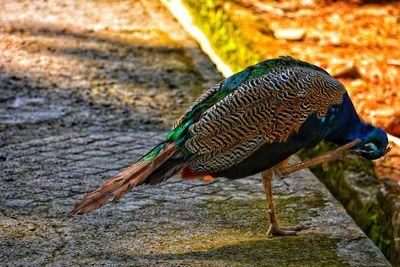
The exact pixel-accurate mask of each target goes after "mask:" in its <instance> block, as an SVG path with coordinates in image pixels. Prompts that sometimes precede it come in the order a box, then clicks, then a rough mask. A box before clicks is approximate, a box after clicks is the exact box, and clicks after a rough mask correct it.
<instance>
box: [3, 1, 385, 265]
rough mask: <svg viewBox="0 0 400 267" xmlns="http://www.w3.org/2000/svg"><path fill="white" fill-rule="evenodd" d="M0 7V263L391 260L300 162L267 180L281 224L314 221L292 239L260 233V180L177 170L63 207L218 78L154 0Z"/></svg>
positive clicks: (140, 149) (129, 158)
mask: <svg viewBox="0 0 400 267" xmlns="http://www.w3.org/2000/svg"><path fill="white" fill-rule="evenodd" d="M0 10H1V11H0V12H1V13H0V29H1V30H0V49H1V51H2V53H0V62H1V65H0V88H1V92H2V93H1V96H0V101H1V106H0V109H1V113H0V130H1V139H0V142H1V143H0V168H1V170H2V171H1V174H0V179H1V183H0V185H1V186H0V255H1V264H2V265H4V266H42V265H49V266H67V265H68V266H76V265H107V266H108V265H110V266H155V265H160V266H246V265H247V266H256V265H258V266H262V265H271V266H299V265H303V266H322V265H323V266H325V265H330V266H337V265H340V266H388V265H389V264H388V262H387V261H386V259H385V258H384V257H383V256H382V254H381V253H380V252H379V250H377V248H376V247H375V246H374V245H373V243H372V242H371V241H370V240H369V239H368V238H367V237H366V236H365V235H364V234H363V233H362V231H361V230H360V229H359V228H358V227H357V226H356V225H355V224H354V222H353V221H352V219H351V218H350V217H349V216H348V215H347V214H346V213H345V211H344V209H343V208H342V207H341V206H340V204H338V202H337V201H336V200H335V199H334V198H333V197H332V196H331V195H330V193H329V192H328V191H327V190H326V189H325V187H324V186H322V185H321V183H320V182H319V181H318V180H317V179H316V178H315V177H314V176H312V174H311V173H310V172H309V171H307V170H306V171H302V172H299V173H296V174H293V175H291V176H289V177H285V178H277V179H275V181H274V189H275V192H276V200H277V209H278V216H279V218H278V219H279V221H280V222H281V224H282V225H293V224H296V223H300V222H302V223H308V224H309V225H310V228H309V229H308V230H305V231H303V232H302V233H301V234H300V235H299V236H296V237H283V238H268V237H267V236H266V231H267V226H268V224H267V216H266V211H265V200H264V193H263V191H262V186H261V181H260V178H259V177H249V178H246V179H241V180H236V181H228V180H226V179H215V180H214V181H212V182H209V183H206V182H203V181H201V180H192V181H186V182H181V181H180V180H179V178H178V177H174V178H173V179H171V180H169V181H168V182H167V183H164V184H162V185H159V186H156V187H139V188H137V189H135V190H134V191H133V192H132V193H129V194H128V195H126V197H125V198H123V199H122V200H121V202H120V203H119V204H117V205H107V206H105V207H103V208H101V209H99V210H97V211H95V212H93V213H92V214H89V215H87V216H76V217H71V216H69V215H68V211H69V210H70V209H71V207H72V206H73V204H74V203H75V201H77V200H78V199H80V198H81V197H82V196H83V194H84V193H86V192H87V191H89V190H93V189H95V188H96V187H97V186H98V185H99V184H100V183H101V182H102V181H103V180H104V179H106V178H107V177H109V176H111V175H113V174H116V173H117V172H118V170H119V169H120V168H121V167H123V166H125V165H127V164H129V163H131V162H133V161H134V160H135V159H137V158H138V157H140V156H141V155H142V154H143V153H145V152H146V151H148V150H149V149H150V148H151V147H152V146H154V145H155V144H157V142H159V141H160V140H162V136H163V133H162V132H161V131H160V130H161V129H164V130H165V125H164V124H163V123H169V122H170V121H171V120H172V117H174V116H175V115H176V114H175V113H174V112H175V111H181V109H182V106H187V105H188V102H189V101H191V99H192V98H193V96H195V95H197V94H198V93H199V88H202V87H206V86H207V85H208V84H212V83H214V82H215V81H216V80H218V79H219V78H220V76H219V75H218V74H217V73H216V71H215V70H214V69H213V67H212V64H211V63H210V62H209V61H208V59H207V58H206V57H205V56H204V55H203V54H202V53H201V52H200V51H199V50H198V48H197V47H196V45H195V44H194V43H193V41H191V40H190V39H189V38H188V37H187V35H186V34H185V33H184V32H183V31H182V30H181V29H180V27H179V25H177V23H176V22H174V20H173V19H172V18H171V16H170V15H169V14H168V13H167V11H166V10H165V9H164V8H163V7H162V6H160V4H159V3H158V2H156V1H144V2H140V1H136V2H135V1H123V2H122V1H121V2H117V1H95V2H92V1H85V2H79V1H68V2H63V1H47V2H42V1H35V2H33V1H29V2H28V1H26V2H24V1H20V2H14V1H2V2H0ZM39 24H40V25H39ZM165 40H168V41H165ZM177 40H178V41H177ZM163 42H165V43H163ZM196 90H197V91H196ZM193 91H195V92H193ZM189 93H190V94H189ZM165 115H168V116H165ZM161 116H163V118H167V119H166V120H165V121H164V120H163V119H161Z"/></svg>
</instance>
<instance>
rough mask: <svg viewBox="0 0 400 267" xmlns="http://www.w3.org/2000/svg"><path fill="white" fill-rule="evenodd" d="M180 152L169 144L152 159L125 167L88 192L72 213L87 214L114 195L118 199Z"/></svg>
mask: <svg viewBox="0 0 400 267" xmlns="http://www.w3.org/2000/svg"><path fill="white" fill-rule="evenodd" d="M176 153H179V152H178V151H177V150H176V149H175V144H167V145H166V146H165V148H164V149H163V150H162V151H161V152H160V153H159V154H158V155H157V156H156V157H155V158H154V160H152V161H150V160H149V161H139V162H137V163H135V164H133V165H131V166H129V167H128V168H126V169H124V170H123V171H122V172H120V173H119V174H118V175H116V176H114V177H113V178H111V179H109V180H107V181H106V182H104V183H103V185H102V186H100V188H98V189H97V190H96V191H93V192H91V193H88V194H86V196H85V197H84V198H83V199H82V200H81V201H80V202H78V203H77V204H76V205H75V206H74V208H73V209H72V210H71V213H72V214H86V213H88V212H91V211H93V210H95V209H97V208H99V207H101V206H103V205H104V204H106V202H107V200H108V199H109V198H110V197H111V196H112V195H114V198H113V200H112V201H113V202H116V201H118V200H119V199H120V198H121V197H122V196H123V195H124V194H125V193H126V192H128V191H130V190H131V189H132V188H134V187H135V186H137V185H140V184H142V183H143V182H144V181H145V180H146V179H147V177H149V176H150V175H151V174H152V173H153V172H154V171H155V170H157V168H159V167H160V166H161V165H162V164H163V163H165V162H166V161H167V160H168V159H169V158H171V157H172V156H173V155H174V154H176Z"/></svg>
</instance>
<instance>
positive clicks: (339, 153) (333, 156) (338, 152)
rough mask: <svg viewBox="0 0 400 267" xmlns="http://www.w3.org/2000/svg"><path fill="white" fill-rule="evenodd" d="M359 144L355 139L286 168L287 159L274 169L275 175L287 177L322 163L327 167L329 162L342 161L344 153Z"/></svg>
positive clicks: (358, 140)
mask: <svg viewBox="0 0 400 267" xmlns="http://www.w3.org/2000/svg"><path fill="white" fill-rule="evenodd" d="M360 142H361V139H356V140H354V141H352V142H350V143H347V144H345V145H343V146H340V147H338V148H336V149H335V150H332V151H328V152H326V153H323V154H321V155H319V156H317V157H315V158H312V159H309V160H306V161H303V162H300V163H297V164H294V165H292V166H288V162H289V158H288V159H286V160H284V161H282V162H281V163H280V164H279V165H278V166H277V167H275V173H276V174H277V175H279V176H282V175H289V174H291V173H293V172H296V171H298V170H301V169H305V168H308V167H311V166H314V165H317V164H320V163H322V165H323V166H324V167H325V166H327V165H328V164H329V163H330V162H332V161H335V160H344V152H345V151H346V150H347V149H349V148H351V147H353V146H355V145H357V144H358V143H360Z"/></svg>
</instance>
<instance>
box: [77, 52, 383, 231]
mask: <svg viewBox="0 0 400 267" xmlns="http://www.w3.org/2000/svg"><path fill="white" fill-rule="evenodd" d="M322 140H327V141H330V142H332V143H334V144H337V145H339V147H338V148H337V149H335V150H333V151H330V152H326V153H325V154H322V155H320V156H318V157H316V158H314V159H311V160H308V161H305V162H301V163H298V164H296V165H292V166H288V161H289V157H290V156H291V155H293V154H294V153H296V152H297V151H299V150H300V149H303V148H305V149H309V148H312V147H314V146H315V145H317V144H318V143H319V142H320V141H322ZM347 149H350V151H352V152H353V153H354V154H357V155H360V156H362V157H364V158H366V159H377V158H379V157H382V156H383V155H385V154H386V153H387V152H388V151H389V147H388V139H387V135H386V133H385V132H384V131H383V130H382V129H381V128H378V127H374V126H373V125H371V124H368V123H366V122H364V121H363V120H362V119H360V117H359V116H358V115H357V112H356V110H355V108H354V105H353V103H352V101H351V99H350V97H349V95H348V94H347V92H346V89H345V87H344V86H343V84H341V83H340V82H339V81H338V80H336V79H335V78H333V77H332V76H330V75H329V74H328V72H326V71H325V70H323V69H321V68H319V67H317V66H315V65H312V64H310V63H307V62H303V61H300V60H296V59H294V58H292V57H279V58H275V59H269V60H266V61H263V62H261V63H258V64H256V65H253V66H249V67H247V68H246V69H244V70H243V71H241V72H238V73H236V74H234V75H232V76H231V77H229V78H227V79H225V80H223V81H222V82H220V83H218V84H217V85H215V86H214V87H212V88H211V89H209V90H208V91H207V92H206V93H204V94H203V95H202V96H200V98H199V99H198V100H197V101H196V102H195V103H194V104H193V105H192V107H191V108H189V109H188V110H187V112H186V113H185V114H184V115H183V116H182V117H181V118H180V119H179V120H178V122H177V123H176V124H175V125H174V127H173V128H172V130H171V131H170V132H169V133H168V134H167V135H166V137H165V139H164V141H163V142H161V143H160V144H158V145H157V146H155V147H154V148H153V149H152V150H151V151H150V152H149V153H147V154H146V155H144V156H142V157H141V158H140V159H139V160H138V161H137V162H136V163H134V164H133V165H131V166H129V167H127V168H126V169H124V170H122V171H121V173H119V174H118V175H116V176H114V177H112V178H111V179H110V180H108V181H106V182H104V183H103V185H102V186H101V187H100V188H98V189H97V190H96V191H93V192H91V193H88V194H86V196H85V197H84V198H83V199H82V200H81V201H80V202H79V203H77V204H76V205H75V207H74V208H73V209H72V211H71V213H72V214H86V213H88V212H91V211H93V210H95V209H97V208H99V207H100V206H102V205H104V204H105V203H106V202H107V201H108V199H109V198H110V197H111V196H113V202H116V201H118V200H119V199H120V198H121V197H122V196H123V195H124V194H125V193H126V192H128V191H130V190H131V189H132V188H134V187H136V186H139V185H145V184H147V185H156V184H159V183H161V182H164V181H166V180H167V179H169V178H170V177H172V176H173V175H175V174H177V173H179V172H180V173H181V177H182V179H191V178H200V177H204V178H205V179H211V178H217V177H227V178H230V179H239V178H243V177H246V176H249V175H253V174H257V173H261V176H262V183H263V186H264V190H265V193H266V199H267V207H268V209H267V210H268V217H269V222H270V226H269V230H268V235H272V236H277V235H295V234H296V233H297V232H298V231H299V230H301V229H302V228H303V226H302V225H300V226H294V227H288V228H283V227H279V225H278V222H277V220H276V216H275V210H274V203H273V196H272V188H271V180H272V178H273V176H274V174H275V175H287V174H290V173H292V172H294V171H297V170H299V169H302V168H306V167H309V166H311V165H314V164H318V163H324V164H327V163H328V162H331V161H334V160H343V159H344V152H345V151H346V150H347Z"/></svg>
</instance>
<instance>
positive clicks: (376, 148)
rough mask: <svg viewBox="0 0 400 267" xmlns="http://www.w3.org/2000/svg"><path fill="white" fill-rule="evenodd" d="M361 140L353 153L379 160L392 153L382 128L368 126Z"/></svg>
mask: <svg viewBox="0 0 400 267" xmlns="http://www.w3.org/2000/svg"><path fill="white" fill-rule="evenodd" d="M360 138H361V142H360V143H359V144H358V145H356V146H355V147H354V149H353V151H352V152H353V153H355V154H357V155H360V156H362V157H363V158H366V159H378V158H380V157H382V156H384V155H385V154H386V153H388V152H389V151H390V147H388V137H387V134H386V133H385V131H383V130H382V129H381V128H378V127H374V126H372V125H371V124H367V125H366V127H365V129H364V130H363V131H362V133H361V136H360Z"/></svg>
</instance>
